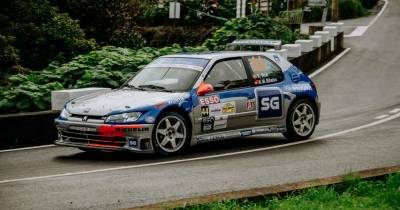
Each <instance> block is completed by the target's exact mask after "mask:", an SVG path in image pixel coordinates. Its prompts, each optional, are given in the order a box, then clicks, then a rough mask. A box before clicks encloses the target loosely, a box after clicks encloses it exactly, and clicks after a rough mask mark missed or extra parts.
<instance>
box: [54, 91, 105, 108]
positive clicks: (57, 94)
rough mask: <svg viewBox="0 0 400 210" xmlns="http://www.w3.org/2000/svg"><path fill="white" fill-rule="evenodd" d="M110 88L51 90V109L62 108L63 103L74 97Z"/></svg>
mask: <svg viewBox="0 0 400 210" xmlns="http://www.w3.org/2000/svg"><path fill="white" fill-rule="evenodd" d="M110 90H111V88H80V89H69V90H55V91H51V109H52V110H62V109H63V108H64V104H65V103H66V102H67V101H70V100H72V99H74V98H78V97H80V96H84V95H88V94H91V93H98V92H106V91H110Z"/></svg>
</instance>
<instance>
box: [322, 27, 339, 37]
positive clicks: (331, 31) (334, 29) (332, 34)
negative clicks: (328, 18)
mask: <svg viewBox="0 0 400 210" xmlns="http://www.w3.org/2000/svg"><path fill="white" fill-rule="evenodd" d="M323 31H329V36H330V37H331V38H334V37H335V36H336V35H337V33H338V29H337V27H336V26H325V27H324V29H323Z"/></svg>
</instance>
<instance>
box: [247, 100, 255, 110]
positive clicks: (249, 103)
mask: <svg viewBox="0 0 400 210" xmlns="http://www.w3.org/2000/svg"><path fill="white" fill-rule="evenodd" d="M255 106H256V105H255V100H253V99H249V100H247V101H246V109H247V110H248V111H252V110H254V108H255Z"/></svg>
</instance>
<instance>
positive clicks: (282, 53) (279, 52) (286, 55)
mask: <svg viewBox="0 0 400 210" xmlns="http://www.w3.org/2000/svg"><path fill="white" fill-rule="evenodd" d="M267 52H273V53H278V54H279V55H280V56H282V57H284V58H287V57H288V50H287V49H280V50H275V49H269V50H267Z"/></svg>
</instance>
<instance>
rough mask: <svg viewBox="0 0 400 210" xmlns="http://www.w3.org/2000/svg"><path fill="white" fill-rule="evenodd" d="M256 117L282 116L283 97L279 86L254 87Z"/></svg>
mask: <svg viewBox="0 0 400 210" xmlns="http://www.w3.org/2000/svg"><path fill="white" fill-rule="evenodd" d="M255 95H256V105H257V119H268V118H281V117H283V110H284V109H283V97H282V92H281V90H280V89H279V88H273V87H268V88H256V89H255Z"/></svg>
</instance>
